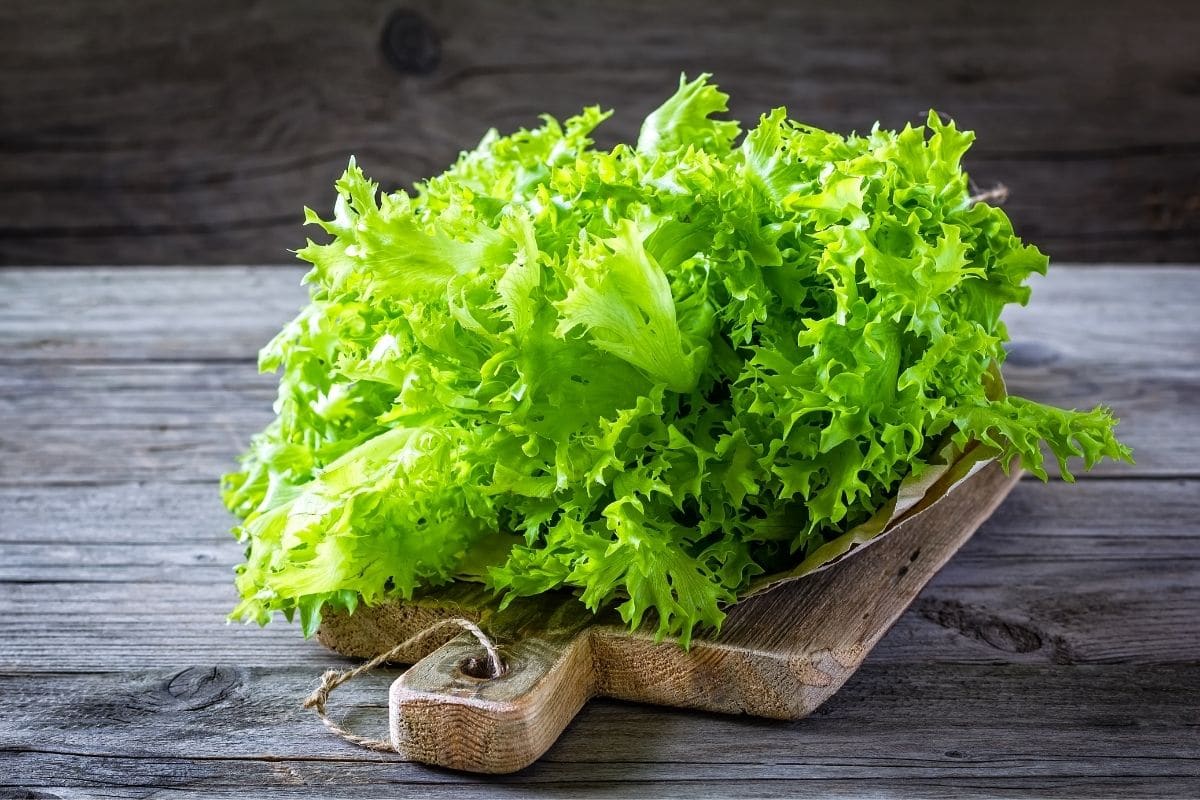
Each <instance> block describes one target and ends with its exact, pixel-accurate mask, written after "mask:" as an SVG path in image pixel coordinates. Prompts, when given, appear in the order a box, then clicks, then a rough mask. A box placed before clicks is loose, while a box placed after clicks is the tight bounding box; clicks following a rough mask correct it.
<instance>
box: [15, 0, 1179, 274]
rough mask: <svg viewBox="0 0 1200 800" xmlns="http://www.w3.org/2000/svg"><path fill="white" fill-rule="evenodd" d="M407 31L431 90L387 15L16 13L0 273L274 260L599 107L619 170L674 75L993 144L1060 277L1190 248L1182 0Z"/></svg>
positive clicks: (575, 15) (651, 11) (626, 18)
mask: <svg viewBox="0 0 1200 800" xmlns="http://www.w3.org/2000/svg"><path fill="white" fill-rule="evenodd" d="M404 5H405V6H406V7H408V8H411V9H414V10H416V11H418V12H419V13H420V14H422V15H423V17H424V18H425V19H426V20H427V22H428V25H429V26H430V27H431V28H432V29H433V30H434V31H435V32H436V34H437V35H438V36H439V38H440V40H441V59H440V63H439V64H438V65H437V67H436V69H434V71H433V72H432V73H431V74H429V75H426V76H414V75H399V74H397V73H396V72H395V71H393V70H392V69H391V68H390V67H389V66H388V63H387V60H386V59H385V58H384V56H383V55H382V54H381V52H380V46H379V43H380V39H381V31H382V28H383V25H384V22H385V20H386V18H387V15H388V14H389V13H390V12H392V11H393V10H394V8H395V5H394V4H392V3H383V2H377V1H376V0H357V2H353V3H349V4H338V5H337V6H330V5H324V4H320V3H315V2H304V3H292V2H286V0H271V1H269V2H262V3H255V4H253V5H250V6H247V5H245V4H242V3H237V2H233V1H232V0H225V1H224V2H220V3H217V4H215V5H212V4H206V5H205V7H204V11H203V12H201V11H200V10H199V9H198V8H196V9H192V8H186V7H185V8H180V7H179V6H178V4H174V3H164V2H161V0H123V1H122V2H118V3H108V4H105V6H104V7H103V8H102V9H101V8H96V7H95V5H94V4H90V3H86V2H84V0H72V1H71V2H58V3H54V4H53V5H52V7H47V6H46V4H45V3H38V2H31V0H23V1H22V2H9V3H5V4H4V5H3V7H2V8H0V31H3V32H4V43H5V46H4V47H3V48H0V52H2V53H3V56H2V57H0V106H3V107H4V108H5V110H6V113H5V114H4V115H3V119H2V120H0V175H3V176H4V178H3V180H2V181H0V218H2V219H3V220H4V222H3V224H2V225H0V262H3V263H9V264H12V263H19V262H26V263H57V264H63V263H102V262H105V261H108V262H110V263H111V262H120V263H142V264H151V263H163V262H180V261H181V262H185V263H230V262H233V261H244V260H276V259H278V258H279V257H280V256H281V255H282V254H283V252H284V250H285V248H289V247H296V246H298V245H300V244H302V242H303V233H302V232H301V230H300V229H299V223H300V213H299V212H300V206H301V205H302V204H309V205H313V206H314V207H318V208H325V207H328V206H329V205H330V201H331V190H330V186H331V183H332V181H333V179H334V177H335V176H336V175H337V174H338V171H339V170H340V169H341V168H342V167H343V166H344V164H345V162H346V158H347V156H348V155H349V154H350V153H356V154H357V155H358V156H359V158H360V160H361V163H363V164H364V165H365V166H366V167H367V169H368V170H369V171H370V172H372V173H373V174H375V175H376V176H377V177H378V178H380V179H381V180H382V181H383V183H384V184H385V185H407V184H409V183H410V182H411V181H412V180H414V179H416V178H419V177H423V176H427V175H429V174H432V173H435V172H437V171H440V170H441V169H442V168H443V167H444V166H445V165H446V164H448V163H449V162H450V160H451V159H452V158H453V157H454V155H455V154H456V153H457V152H458V151H459V150H460V149H462V148H464V147H469V146H471V145H473V144H474V143H475V142H476V141H478V139H479V137H480V136H481V135H482V133H483V132H484V131H485V130H486V129H487V128H489V127H492V126H496V127H498V128H500V129H502V130H512V129H515V128H516V127H518V126H523V125H524V126H528V125H532V124H535V123H536V115H537V114H539V113H541V112H545V111H548V112H551V113H553V114H556V115H560V116H561V115H566V114H570V113H573V112H574V111H576V110H577V109H578V108H580V107H581V106H583V105H588V104H592V103H599V104H602V105H604V106H608V107H615V108H616V109H617V110H618V112H619V113H618V115H617V116H616V117H615V118H614V119H613V120H611V121H610V123H609V124H608V126H607V129H608V131H607V132H606V133H605V134H604V137H603V138H604V140H605V142H606V143H609V142H612V141H616V140H630V139H631V138H632V137H633V136H634V135H635V134H636V126H637V124H638V121H639V120H640V119H641V117H642V116H643V115H644V114H645V113H646V112H647V111H649V110H650V109H651V108H653V107H654V105H656V104H657V103H658V102H660V101H661V100H662V99H663V98H664V96H665V95H666V94H667V93H668V92H669V91H670V88H671V87H672V86H673V84H674V82H675V80H676V79H677V76H678V74H679V72H680V71H681V70H687V71H688V72H689V73H692V74H695V73H697V72H700V71H702V70H710V71H712V72H714V73H715V74H716V76H717V78H718V79H719V80H720V81H721V84H722V86H724V87H725V88H726V89H728V90H729V91H730V92H731V93H732V95H733V112H734V113H735V114H736V115H737V116H738V117H740V118H742V119H744V120H747V121H752V120H753V119H754V118H755V117H756V116H757V115H758V114H759V113H761V112H763V111H765V110H767V109H768V108H770V107H772V106H775V105H780V104H786V105H788V106H790V107H791V108H792V110H793V112H794V113H795V114H796V115H797V116H799V117H801V118H803V119H805V120H806V121H808V122H811V123H815V124H818V125H822V126H826V127H830V128H834V129H838V130H849V129H857V130H865V129H867V128H868V127H869V126H870V125H871V123H873V122H874V121H875V120H877V119H878V120H881V121H882V122H883V123H884V124H885V125H888V126H898V125H903V124H904V123H905V122H907V121H910V120H916V119H919V118H920V117H921V116H922V115H923V113H924V111H925V110H926V109H927V108H929V107H930V106H936V107H937V108H939V109H941V110H943V111H945V112H948V113H951V114H953V115H954V116H955V117H957V118H958V119H959V120H960V121H961V123H962V124H964V125H966V126H968V127H972V128H974V129H976V130H978V131H979V133H980V141H979V145H978V147H977V149H976V151H975V152H974V153H973V155H972V158H971V159H970V160H969V162H968V167H969V168H970V169H971V170H972V171H973V173H974V175H975V177H976V178H977V179H978V180H979V181H981V182H982V183H985V184H986V183H989V182H992V181H996V180H1003V181H1005V182H1007V183H1008V184H1009V186H1010V187H1011V188H1012V190H1013V198H1012V201H1011V207H1012V211H1013V215H1014V217H1015V219H1016V220H1017V222H1018V224H1019V227H1020V228H1021V229H1022V230H1024V231H1025V232H1026V233H1027V234H1028V235H1030V236H1031V237H1032V238H1033V239H1034V240H1035V241H1038V242H1039V243H1041V244H1042V245H1044V246H1045V247H1047V248H1048V249H1049V250H1050V252H1053V253H1056V254H1059V255H1062V256H1065V257H1072V258H1086V259H1101V258H1103V259H1118V260H1182V259H1190V258H1194V257H1195V253H1196V247H1197V244H1198V243H1200V225H1198V223H1197V212H1196V209H1197V195H1196V191H1195V187H1196V185H1197V183H1198V182H1200V145H1198V143H1197V142H1196V140H1195V138H1194V136H1193V135H1192V133H1191V132H1192V131H1194V130H1195V129H1196V123H1197V122H1200V91H1197V75H1198V74H1200V64H1198V62H1197V57H1196V51H1195V48H1194V42H1193V34H1192V32H1193V31H1194V30H1195V28H1196V26H1197V24H1200V18H1198V13H1200V12H1197V9H1196V5H1195V4H1194V3H1189V2H1186V0H1170V2H1165V3H1158V4H1152V5H1147V4H1145V3H1137V2H1134V1H1133V0H1121V2H1116V3H1107V4H1105V6H1104V8H1103V10H1102V11H1099V10H1096V9H1093V8H1091V7H1084V6H1083V5H1082V4H1080V3H1076V2H1059V3H1051V4H1049V5H1048V4H1046V3H1041V2H1034V0H1020V1H1019V2H1010V3H1006V4H1005V5H1004V7H1003V9H1002V11H1001V10H990V11H989V10H986V9H980V8H976V7H974V6H970V5H963V4H961V3H956V2H953V1H952V0H940V1H939V2H934V3H924V4H920V5H914V4H905V5H896V4H894V3H887V2H884V0H871V1H870V2H865V3H857V4H854V5H845V4H790V3H769V2H765V1H760V2H752V3H748V4H747V3H738V4H727V3H725V4H723V3H713V4H706V5H704V6H697V5H695V4H693V3H689V2H686V0H669V1H668V2H659V3H654V4H651V5H647V4H644V3H637V2H635V0H616V1H615V2H612V1H610V2H603V3H601V2H589V3H583V4H579V3H576V4H572V6H571V7H570V9H569V10H567V11H565V10H563V9H561V8H558V7H555V6H550V5H546V4H544V3H542V2H539V1H538V0H520V2H510V3H505V4H502V5H496V4H494V3H489V2H484V0H456V2H453V3H437V2H434V0H416V2H410V3H405V4H404ZM681 20H684V21H686V29H687V34H686V35H680V24H681ZM1081 65H1087V66H1086V68H1082V67H1081ZM331 76H334V77H332V78H331ZM1064 98H1070V102H1063V99H1064Z"/></svg>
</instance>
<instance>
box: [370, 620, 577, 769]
mask: <svg viewBox="0 0 1200 800" xmlns="http://www.w3.org/2000/svg"><path fill="white" fill-rule="evenodd" d="M500 656H501V659H502V661H503V666H504V669H503V672H502V674H501V675H499V676H498V677H496V676H491V675H489V674H488V673H489V671H490V670H489V665H488V662H487V659H486V658H485V657H484V655H483V652H482V650H481V648H480V645H479V642H478V641H476V639H475V638H474V637H473V636H471V635H469V634H463V635H462V636H458V637H456V638H454V639H452V640H451V641H449V642H447V643H446V644H444V645H443V646H442V647H440V648H438V649H437V650H435V651H434V652H433V653H431V654H429V655H428V656H426V657H425V658H423V659H421V660H420V661H418V662H417V663H416V664H414V665H413V666H412V668H410V669H409V670H408V671H407V672H405V673H404V675H402V676H401V677H399V678H397V679H396V681H395V682H394V683H393V684H392V688H391V691H390V693H389V697H388V701H389V702H388V708H389V718H388V722H389V733H390V736H391V742H392V747H393V748H394V749H395V750H396V752H397V753H400V754H401V755H403V756H405V757H406V758H410V759H413V760H416V761H421V762H424V763H426V764H434V765H437V766H441V767H447V768H449V769H458V770H467V771H470V772H487V773H506V772H514V771H516V770H518V769H521V768H523V767H526V766H528V765H530V764H532V763H533V762H534V761H536V760H537V759H538V757H539V756H541V755H542V753H544V752H546V750H548V749H549V748H550V746H551V745H552V744H554V742H555V740H557V739H558V736H559V734H561V733H562V731H563V729H564V728H566V727H567V724H568V723H569V722H570V721H571V720H572V719H573V718H574V717H575V715H576V714H577V713H579V709H581V708H582V707H583V705H584V704H585V703H586V702H587V701H588V700H589V699H590V698H591V697H592V696H593V695H594V694H595V675H594V672H593V669H592V653H591V642H590V638H589V636H588V634H587V632H586V630H584V631H571V632H563V633H561V634H560V635H555V634H547V635H545V636H540V637H539V636H531V637H528V638H521V639H517V640H515V642H514V643H513V644H512V645H511V646H501V648H500Z"/></svg>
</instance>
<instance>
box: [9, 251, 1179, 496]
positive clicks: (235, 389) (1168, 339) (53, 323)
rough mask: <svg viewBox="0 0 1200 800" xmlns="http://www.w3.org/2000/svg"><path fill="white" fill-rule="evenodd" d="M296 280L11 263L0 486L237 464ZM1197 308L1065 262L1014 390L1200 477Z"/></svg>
mask: <svg viewBox="0 0 1200 800" xmlns="http://www.w3.org/2000/svg"><path fill="white" fill-rule="evenodd" d="M298 275H299V273H298V271H295V270H285V271H273V270H271V269H269V268H259V269H251V270H247V269H244V268H220V269H214V270H213V271H211V272H206V271H204V270H190V271H189V270H145V271H143V270H136V271H132V272H128V271H121V270H117V271H95V273H94V274H93V272H92V271H87V270H75V271H58V270H12V271H5V272H0V311H2V312H3V313H0V361H5V362H7V363H6V364H5V366H4V368H3V370H0V414H3V415H4V416H7V417H9V418H11V419H18V418H19V419H21V420H22V425H21V428H20V429H19V430H18V429H16V428H7V429H6V428H0V452H2V453H4V455H5V456H6V457H5V458H4V459H3V460H0V482H16V483H37V482H45V481H52V482H54V481H57V482H71V481H127V480H173V481H208V480H214V479H215V478H216V476H217V475H219V474H220V473H222V472H224V471H227V470H228V469H230V468H231V467H232V466H233V457H234V455H235V454H236V453H238V452H239V451H240V450H241V448H242V447H243V446H244V444H245V442H246V440H247V439H248V437H249V436H250V434H251V433H253V432H254V431H255V430H257V429H258V428H260V427H261V426H262V425H264V424H266V422H267V421H268V420H269V419H270V416H271V412H270V403H271V400H272V398H273V396H274V388H273V386H274V378H272V377H271V376H263V375H258V374H256V372H255V370H254V367H253V365H252V363H251V361H250V354H251V353H252V352H253V351H254V350H255V349H256V348H257V347H258V346H259V345H261V344H262V343H264V342H265V341H267V339H269V338H270V336H271V335H272V334H273V333H274V332H275V330H276V329H277V328H278V327H279V326H280V325H281V324H282V322H283V321H284V320H286V319H287V318H288V317H289V316H291V315H292V314H293V313H294V311H295V309H296V308H297V307H298V306H299V304H300V302H301V301H302V293H301V291H300V289H299V288H298V287H297V286H296V285H295V284H296V281H297V278H298ZM1131 293H1135V295H1136V297H1137V298H1138V302H1137V303H1136V304H1131V303H1129V302H1128V299H1129V297H1130V295H1131ZM155 298H159V299H155ZM1197 304H1200V270H1192V269H1185V268H1141V269H1139V270H1134V269H1132V268H1097V269H1083V268H1060V269H1057V270H1054V271H1052V272H1051V274H1050V276H1049V277H1047V278H1045V279H1039V280H1037V281H1035V294H1034V301H1033V303H1032V304H1031V305H1030V306H1029V307H1028V308H1024V309H1014V310H1013V311H1012V313H1011V314H1010V315H1009V318H1008V319H1009V327H1010V332H1011V334H1012V337H1013V339H1014V342H1013V349H1012V357H1011V358H1010V361H1009V363H1008V364H1007V365H1006V367H1005V373H1006V375H1007V376H1008V380H1009V384H1010V388H1011V389H1012V391H1014V392H1015V393H1018V394H1023V395H1026V396H1029V397H1032V398H1034V399H1038V400H1043V401H1047V402H1052V403H1056V404H1059V405H1064V406H1068V407H1090V406H1092V405H1095V404H1096V403H1098V402H1103V403H1106V404H1109V405H1111V406H1112V407H1113V408H1114V410H1115V411H1116V413H1117V414H1118V416H1120V417H1121V418H1122V419H1123V423H1122V427H1121V435H1122V438H1123V439H1125V440H1126V441H1127V442H1128V443H1129V444H1131V445H1132V446H1133V447H1134V449H1135V451H1136V455H1137V458H1138V467H1137V469H1136V474H1138V475H1142V476H1150V475H1167V476H1170V475H1197V474H1200V461H1198V460H1197V457H1196V456H1195V453H1194V447H1193V445H1192V443H1193V442H1195V441H1200V414H1197V413H1196V411H1195V408H1194V403H1193V400H1192V398H1193V397H1194V396H1195V395H1196V392H1197V388H1198V387H1197V385H1198V384H1200V317H1197V316H1196V315H1195V314H1194V313H1192V309H1193V308H1194V307H1195V306H1196V305H1197ZM217 309H219V310H217ZM163 332H169V333H165V334H164V333H163ZM1148 353H1153V354H1154V355H1153V356H1152V357H1150V356H1148V355H1147V354H1148ZM178 362H183V363H178ZM1096 474H1097V475H1101V476H1104V475H1129V474H1134V473H1133V471H1132V470H1131V468H1129V467H1128V466H1125V465H1113V464H1104V465H1101V467H1100V468H1099V469H1098V470H1097V473H1096Z"/></svg>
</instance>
